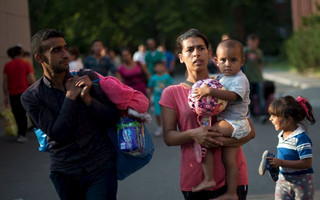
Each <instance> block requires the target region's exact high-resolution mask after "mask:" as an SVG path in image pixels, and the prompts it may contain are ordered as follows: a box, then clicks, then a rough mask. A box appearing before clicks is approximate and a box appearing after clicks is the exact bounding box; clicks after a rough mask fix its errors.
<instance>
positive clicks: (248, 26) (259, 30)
mask: <svg viewBox="0 0 320 200" xmlns="http://www.w3.org/2000/svg"><path fill="white" fill-rule="evenodd" d="M273 5H274V1H263V0H224V1H207V0H196V1H195V0H184V1H177V0H161V1H160V0H148V1H146V0H131V1H129V0H91V1H86V0H72V1H64V0H29V7H30V16H31V29H32V33H34V32H36V31H38V30H39V29H42V28H48V27H51V28H53V27H54V28H56V29H59V30H62V31H63V32H64V33H65V36H66V40H67V41H68V43H69V44H70V45H77V46H79V48H80V50H81V52H83V53H88V50H89V46H90V44H91V41H92V40H93V39H101V40H102V41H103V42H104V43H105V44H106V46H108V47H111V48H113V49H119V48H121V47H123V46H131V47H137V46H138V44H140V43H144V42H145V40H146V39H147V38H149V37H153V38H155V39H156V40H157V41H158V42H159V43H163V44H166V45H167V47H168V48H169V49H173V48H174V46H175V39H176V37H177V36H178V35H179V34H180V33H182V32H184V31H186V30H187V29H189V28H197V29H199V30H200V31H201V32H203V33H204V34H206V35H207V36H208V37H209V40H210V41H211V42H212V43H213V46H215V45H216V44H217V43H218V42H219V40H220V37H221V34H222V33H230V34H231V35H232V36H233V37H235V38H236V39H239V40H240V41H241V42H245V36H246V35H247V34H249V33H253V32H254V33H256V34H258V35H259V36H260V37H261V39H262V42H261V43H262V44H261V45H262V47H263V48H264V47H266V48H267V49H264V51H265V52H270V53H275V52H277V49H278V46H279V45H278V44H279V38H280V36H279V34H278V33H277V30H276V26H277V18H276V17H277V16H280V15H283V13H276V11H275V10H274V9H273ZM257 16H258V17H257ZM286 23H287V22H286ZM237 27H238V28H237ZM280 39H281V38H280ZM273 41H274V42H273Z"/></svg>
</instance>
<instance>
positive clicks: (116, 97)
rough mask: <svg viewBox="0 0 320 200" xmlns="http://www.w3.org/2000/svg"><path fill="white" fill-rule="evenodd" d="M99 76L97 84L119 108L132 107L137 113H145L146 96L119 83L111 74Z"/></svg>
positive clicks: (147, 102) (147, 101)
mask: <svg viewBox="0 0 320 200" xmlns="http://www.w3.org/2000/svg"><path fill="white" fill-rule="evenodd" d="M98 76H99V84H100V87H101V89H102V91H103V92H104V93H105V95H106V96H107V97H108V98H109V99H110V101H112V102H113V103H114V104H115V105H116V106H117V108H118V109H119V110H124V111H126V110H128V108H132V109H134V110H135V111H137V112H138V113H145V112H147V111H148V108H149V100H148V98H147V97H146V96H145V95H144V94H142V93H141V92H139V91H137V90H134V89H133V88H131V87H129V86H127V85H125V84H123V83H121V82H120V81H119V80H118V79H117V78H114V77H111V76H106V77H104V76H102V75H100V74H98Z"/></svg>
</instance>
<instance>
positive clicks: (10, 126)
mask: <svg viewBox="0 0 320 200" xmlns="http://www.w3.org/2000/svg"><path fill="white" fill-rule="evenodd" d="M2 115H3V117H4V129H5V132H6V135H10V136H17V135H18V126H17V123H16V120H15V119H14V116H13V113H12V111H11V109H10V108H5V109H4V111H3V112H2Z"/></svg>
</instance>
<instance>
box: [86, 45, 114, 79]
mask: <svg viewBox="0 0 320 200" xmlns="http://www.w3.org/2000/svg"><path fill="white" fill-rule="evenodd" d="M91 51H92V55H90V56H88V57H86V58H85V60H84V63H83V64H84V68H85V69H92V70H94V71H96V72H98V73H99V74H101V75H102V76H108V75H109V74H112V75H114V76H116V77H118V74H117V68H116V67H115V66H114V64H113V63H112V61H111V60H110V58H109V57H108V56H107V49H106V47H105V46H104V45H103V43H102V41H101V40H94V41H93V42H92V45H91Z"/></svg>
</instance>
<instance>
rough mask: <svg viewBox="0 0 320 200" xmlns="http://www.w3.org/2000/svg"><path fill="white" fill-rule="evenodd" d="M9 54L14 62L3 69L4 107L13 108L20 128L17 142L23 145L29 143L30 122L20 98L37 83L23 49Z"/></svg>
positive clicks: (19, 48)
mask: <svg viewBox="0 0 320 200" xmlns="http://www.w3.org/2000/svg"><path fill="white" fill-rule="evenodd" d="M7 54H8V56H9V57H10V58H11V59H12V60H11V61H9V62H8V63H6V64H5V66H4V69H3V91H4V105H5V107H6V108H9V107H11V110H12V113H13V115H14V118H15V120H16V122H17V126H18V137H17V142H19V143H23V142H26V141H27V138H26V132H27V128H28V120H27V116H26V111H25V110H24V108H23V107H22V104H21V101H20V97H21V95H22V93H23V92H24V91H25V90H26V89H27V88H28V87H29V86H30V85H31V84H33V83H34V82H35V77H34V74H33V70H32V69H33V67H32V66H31V65H30V63H28V62H26V61H24V60H23V49H22V48H21V47H19V46H14V47H11V48H9V49H8V50H7Z"/></svg>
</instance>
